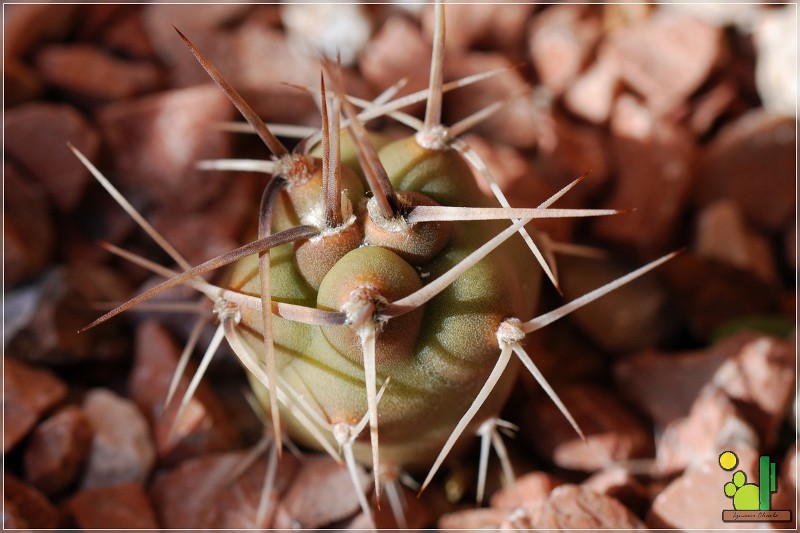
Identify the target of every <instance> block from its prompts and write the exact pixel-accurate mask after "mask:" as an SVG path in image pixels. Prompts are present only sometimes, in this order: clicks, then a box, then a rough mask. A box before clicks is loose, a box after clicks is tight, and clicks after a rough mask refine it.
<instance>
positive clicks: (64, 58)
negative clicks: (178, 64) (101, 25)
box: [35, 44, 162, 102]
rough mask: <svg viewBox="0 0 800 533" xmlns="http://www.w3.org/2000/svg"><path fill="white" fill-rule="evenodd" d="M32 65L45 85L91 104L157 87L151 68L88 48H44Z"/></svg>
mask: <svg viewBox="0 0 800 533" xmlns="http://www.w3.org/2000/svg"><path fill="white" fill-rule="evenodd" d="M35 64H36V68H37V70H38V71H39V73H40V74H41V76H42V79H43V80H44V81H45V82H46V83H47V84H49V85H51V86H54V87H57V88H59V89H61V90H64V91H67V92H69V93H70V94H74V95H75V96H76V97H77V98H81V99H87V100H89V101H92V102H94V101H99V102H103V101H111V100H119V99H123V98H130V97H133V96H137V95H140V94H144V93H147V92H151V91H154V90H155V89H157V88H158V87H159V86H160V85H161V77H162V76H161V72H160V70H159V69H158V67H156V66H155V65H153V64H151V63H146V62H140V61H126V60H122V59H117V58H115V57H113V56H111V55H109V54H107V53H106V52H103V51H102V50H101V49H99V48H97V47H95V46H91V45H85V44H72V45H51V46H48V47H46V48H43V49H41V50H40V51H39V53H38V54H37V55H36V58H35Z"/></svg>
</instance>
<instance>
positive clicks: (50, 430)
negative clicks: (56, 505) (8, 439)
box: [24, 406, 94, 495]
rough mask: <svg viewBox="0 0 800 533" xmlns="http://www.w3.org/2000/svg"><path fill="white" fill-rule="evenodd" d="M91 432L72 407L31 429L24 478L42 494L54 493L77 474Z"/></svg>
mask: <svg viewBox="0 0 800 533" xmlns="http://www.w3.org/2000/svg"><path fill="white" fill-rule="evenodd" d="M93 433H94V429H93V428H92V425H91V424H90V423H89V419H88V418H87V417H86V414H84V412H83V411H82V410H81V409H80V408H79V407H76V406H68V407H65V408H64V409H62V410H61V411H59V412H57V413H56V414H54V415H53V416H51V417H50V418H48V419H46V420H45V421H44V422H42V423H41V424H39V425H38V426H37V427H36V429H34V430H33V433H32V434H31V437H30V440H29V441H28V445H27V446H26V448H25V457H24V460H25V479H26V480H27V481H28V483H30V484H31V485H33V486H34V487H36V488H38V489H39V490H41V491H42V492H44V493H46V494H51V495H52V494H56V493H58V492H59V491H61V490H62V489H64V488H66V487H67V486H68V485H69V484H71V483H72V482H73V481H74V480H75V479H76V478H77V476H78V474H79V473H80V469H81V467H82V466H83V463H84V461H85V460H86V457H87V456H88V454H89V449H90V448H91V445H92V436H93Z"/></svg>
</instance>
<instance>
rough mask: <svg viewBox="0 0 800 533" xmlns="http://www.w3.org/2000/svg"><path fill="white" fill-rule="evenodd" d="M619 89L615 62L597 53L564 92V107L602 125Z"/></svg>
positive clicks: (610, 110)
mask: <svg viewBox="0 0 800 533" xmlns="http://www.w3.org/2000/svg"><path fill="white" fill-rule="evenodd" d="M620 90H621V83H620V80H619V74H618V73H617V70H616V67H615V64H614V62H613V61H612V60H610V59H608V57H606V56H602V55H601V56H600V58H599V59H598V60H597V61H595V63H594V64H593V65H592V66H591V67H589V68H588V69H587V70H586V72H584V73H583V74H581V75H580V77H578V78H577V79H576V80H575V81H574V82H573V83H571V84H570V85H569V87H568V88H567V90H566V92H565V93H564V104H565V105H566V106H567V109H569V110H570V111H572V112H573V113H575V114H576V115H577V116H579V117H581V118H582V119H584V120H586V121H588V122H591V123H592V124H600V125H601V124H605V123H606V122H607V121H608V119H609V117H610V116H611V112H612V110H613V108H614V100H615V99H616V97H617V95H618V94H619V92H620Z"/></svg>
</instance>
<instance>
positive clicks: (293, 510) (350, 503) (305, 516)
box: [274, 455, 370, 529]
mask: <svg viewBox="0 0 800 533" xmlns="http://www.w3.org/2000/svg"><path fill="white" fill-rule="evenodd" d="M360 481H361V486H362V490H368V489H367V488H368V487H369V486H370V485H369V477H368V476H367V473H366V472H364V471H362V474H361V479H360ZM355 491H356V489H355V487H353V483H352V481H351V480H350V474H348V472H347V468H346V467H345V466H344V465H338V464H336V462H335V461H334V460H333V459H331V458H330V457H325V456H311V455H309V456H306V457H305V459H304V461H303V464H302V466H301V467H300V471H299V472H298V473H297V475H296V476H295V478H294V480H293V481H292V486H291V487H290V488H289V490H288V491H287V492H286V494H285V495H284V497H283V500H282V501H281V507H282V508H283V511H284V512H283V513H281V515H279V516H278V517H277V520H276V522H275V524H274V527H277V528H289V527H292V526H293V525H294V526H296V527H302V528H306V529H314V528H317V527H321V526H325V525H329V524H331V523H334V522H336V521H339V520H343V519H345V518H347V517H348V516H352V515H353V514H355V513H356V512H357V511H358V509H359V505H358V499H357V496H356V492H355Z"/></svg>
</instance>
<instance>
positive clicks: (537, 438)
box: [521, 385, 653, 472]
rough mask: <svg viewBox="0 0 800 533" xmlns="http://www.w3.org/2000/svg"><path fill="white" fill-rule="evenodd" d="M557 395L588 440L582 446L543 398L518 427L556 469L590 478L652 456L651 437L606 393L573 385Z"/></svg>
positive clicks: (570, 427) (640, 424) (557, 390)
mask: <svg viewBox="0 0 800 533" xmlns="http://www.w3.org/2000/svg"><path fill="white" fill-rule="evenodd" d="M556 393H557V394H558V395H559V397H560V398H561V400H562V401H563V402H564V405H566V407H567V409H568V410H569V412H570V413H571V414H572V416H573V417H574V418H575V421H576V422H577V423H578V426H579V427H580V428H581V430H582V431H583V433H584V435H585V436H586V441H585V442H584V441H583V440H581V438H580V437H579V436H578V435H577V433H576V432H575V430H574V429H573V428H572V426H571V425H570V424H569V422H568V421H567V420H566V419H565V418H564V415H562V414H561V411H559V410H558V408H557V407H556V406H555V405H554V404H553V402H552V401H550V400H549V399H547V398H543V397H539V398H536V399H535V401H533V402H532V405H531V406H530V410H529V412H528V416H527V419H526V420H525V422H524V424H521V427H522V432H523V435H524V436H525V437H526V441H527V442H528V444H529V445H530V446H532V447H533V449H535V450H536V451H537V452H538V453H539V454H541V455H542V456H544V457H547V458H548V459H549V460H552V461H553V462H554V463H555V464H556V465H558V466H560V467H562V468H568V469H572V470H583V471H587V472H593V471H595V470H599V469H601V468H604V467H606V466H608V465H609V464H611V463H613V462H616V461H624V460H629V459H636V458H641V457H645V456H647V455H649V454H650V453H652V448H653V437H652V435H651V434H650V432H649V431H648V430H647V428H646V427H645V426H644V425H643V424H642V423H641V422H640V421H639V419H638V418H637V417H636V416H635V415H634V414H633V413H632V412H631V411H630V410H629V409H628V408H627V407H625V406H624V405H623V404H622V403H621V402H620V401H619V400H618V399H617V398H616V397H615V396H614V394H613V393H611V392H610V391H607V390H605V389H601V388H599V387H594V386H588V385H571V386H569V387H562V388H560V389H556Z"/></svg>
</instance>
